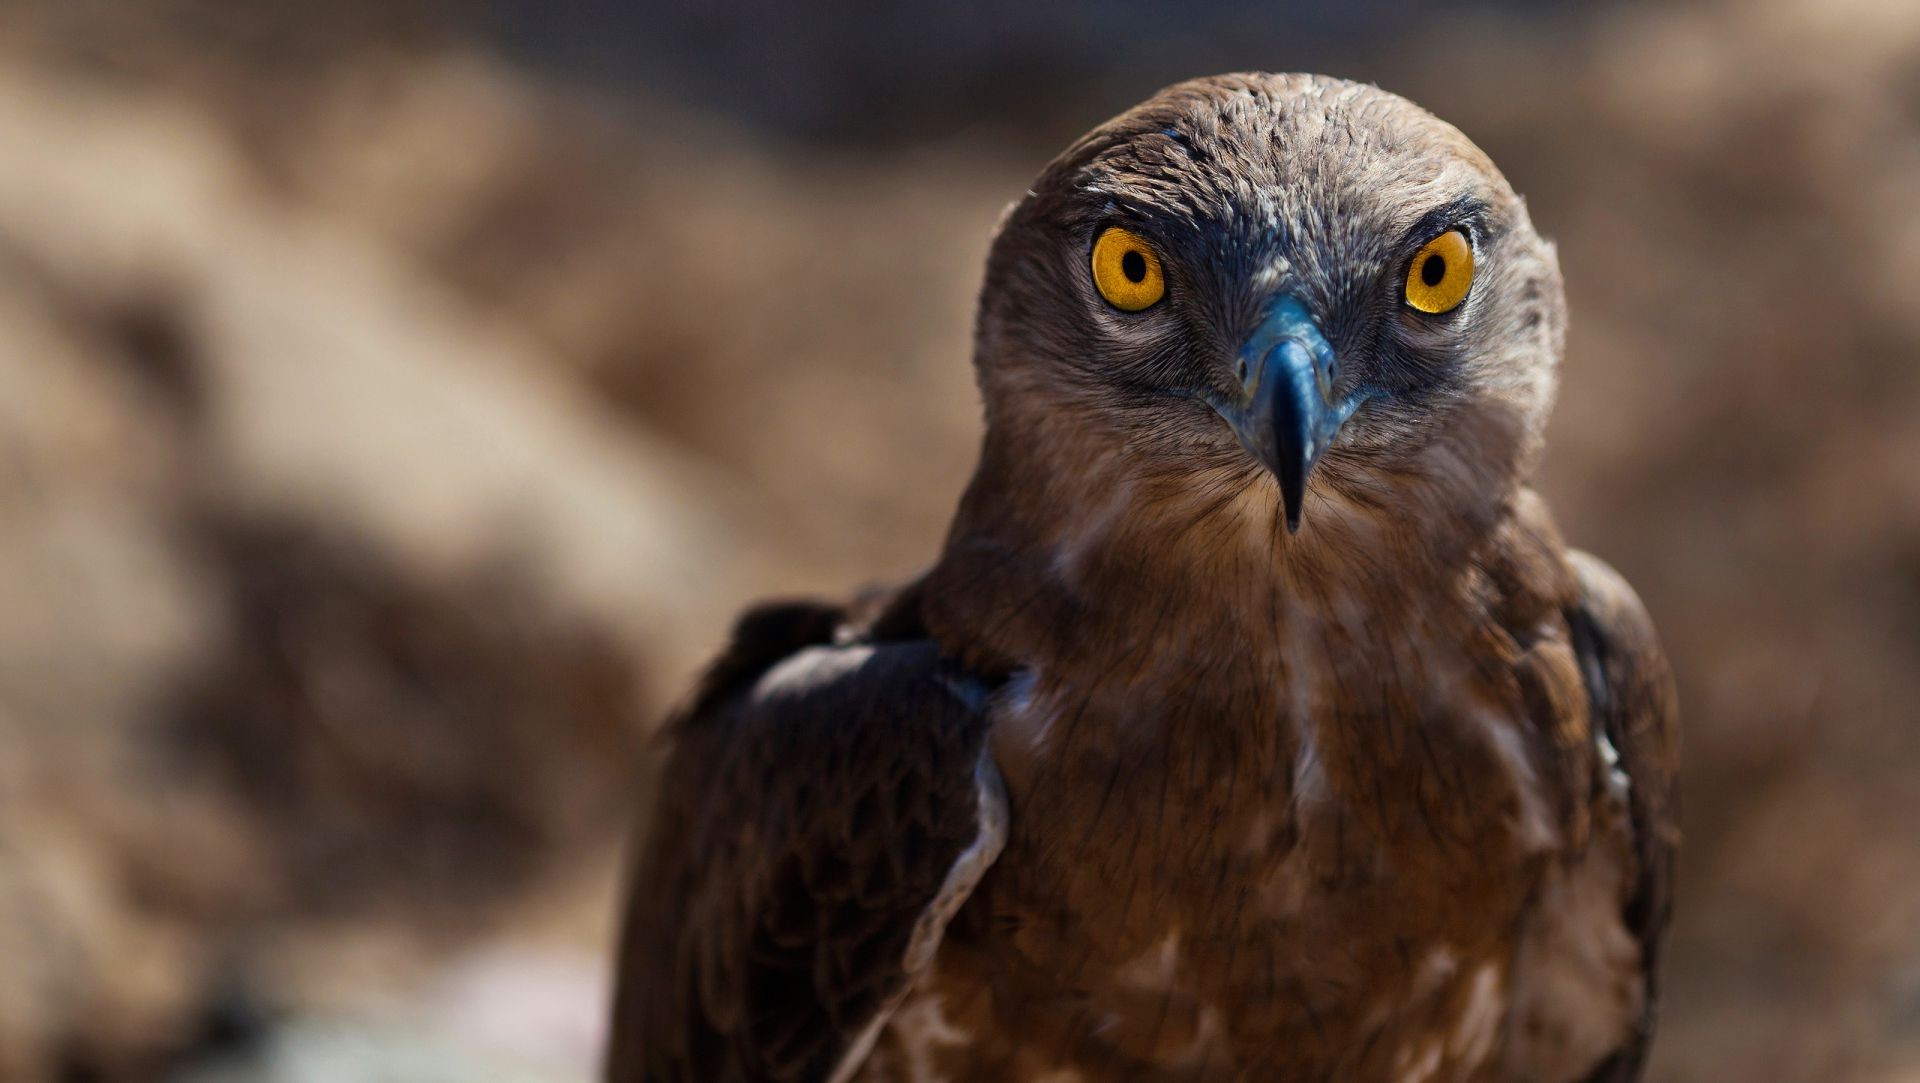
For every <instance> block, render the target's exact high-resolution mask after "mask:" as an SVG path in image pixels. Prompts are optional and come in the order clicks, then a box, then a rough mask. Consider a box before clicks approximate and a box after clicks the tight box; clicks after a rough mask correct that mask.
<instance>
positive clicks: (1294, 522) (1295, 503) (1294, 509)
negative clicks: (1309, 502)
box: [1280, 485, 1306, 534]
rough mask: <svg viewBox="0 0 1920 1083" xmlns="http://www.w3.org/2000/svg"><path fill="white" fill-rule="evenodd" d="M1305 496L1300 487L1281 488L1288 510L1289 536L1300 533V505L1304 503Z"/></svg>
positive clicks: (1285, 486)
mask: <svg viewBox="0 0 1920 1083" xmlns="http://www.w3.org/2000/svg"><path fill="white" fill-rule="evenodd" d="M1305 495H1306V494H1305V493H1303V492H1302V491H1301V489H1300V487H1298V486H1294V485H1282V486H1281V491H1280V496H1281V501H1282V502H1283V503H1284V504H1285V505H1286V509H1287V533H1288V534H1298V533H1300V505H1301V504H1302V503H1303V502H1304V500H1303V498H1304V497H1305Z"/></svg>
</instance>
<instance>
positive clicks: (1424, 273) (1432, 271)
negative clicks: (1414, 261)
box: [1420, 255, 1447, 286]
mask: <svg viewBox="0 0 1920 1083" xmlns="http://www.w3.org/2000/svg"><path fill="white" fill-rule="evenodd" d="M1445 277H1447V261H1446V260H1445V259H1443V258H1441V257H1440V256H1437V255H1435V256H1428V257H1427V260H1426V262H1425V263H1422V264H1421V265H1420V281H1422V282H1425V283H1426V284H1427V285H1429V286H1438V285H1439V284H1440V280H1441V279H1443V278H1445Z"/></svg>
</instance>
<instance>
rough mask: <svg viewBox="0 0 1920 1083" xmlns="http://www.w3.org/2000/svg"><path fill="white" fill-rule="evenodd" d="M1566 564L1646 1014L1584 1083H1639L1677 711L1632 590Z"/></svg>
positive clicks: (1655, 954) (1588, 564) (1675, 809)
mask: <svg viewBox="0 0 1920 1083" xmlns="http://www.w3.org/2000/svg"><path fill="white" fill-rule="evenodd" d="M1568 560H1569V563H1570V565H1571V566H1572V568H1573V571H1574V574H1575V576H1576V577H1577V578H1578V580H1579V586H1580V592H1579V602H1578V604H1577V605H1576V606H1575V607H1574V609H1573V610H1572V611H1571V612H1569V613H1568V618H1569V623H1570V624H1571V626H1572V632H1573V646H1574V651H1575V653H1576V655H1577V656H1578V657H1579V660H1580V670H1581V674H1582V676H1583V677H1584V679H1585V683H1586V686H1587V694H1588V696H1589V697H1590V700H1591V704H1592V710H1593V719H1594V725H1595V728H1596V730H1597V731H1598V732H1600V733H1603V734H1604V735H1605V736H1606V739H1607V741H1608V743H1609V744H1610V745H1611V746H1612V748H1613V751H1614V753H1615V755H1616V756H1617V757H1618V760H1617V763H1616V764H1615V767H1616V769H1617V770H1619V771H1620V772H1621V773H1623V774H1624V775H1625V776H1626V782H1627V794H1628V808H1629V811H1630V814H1631V817H1632V822H1633V840H1634V841H1633V845H1634V856H1635V858H1636V864H1637V866H1638V867H1637V869H1636V875H1635V878H1634V881H1633V888H1632V891H1631V893H1630V895H1629V897H1628V900H1627V907H1626V915H1625V916H1626V924H1627V929H1628V931H1629V932H1631V933H1632V934H1633V935H1634V936H1635V937H1636V938H1637V939H1638V940H1639V942H1640V947H1641V953H1642V958H1643V962H1644V966H1645V970H1646V1007H1645V1010H1644V1012H1643V1013H1642V1016H1641V1019H1640V1023H1639V1027H1638V1029H1637V1031H1636V1033H1635V1035H1634V1038H1633V1040H1632V1041H1631V1042H1629V1043H1628V1045H1627V1046H1626V1047H1624V1048H1623V1049H1621V1050H1620V1051H1619V1052H1618V1053H1616V1054H1615V1055H1614V1056H1612V1057H1610V1058H1608V1059H1607V1060H1606V1061H1605V1062H1603V1063H1602V1064H1601V1065H1600V1067H1599V1068H1598V1069H1597V1070H1596V1071H1595V1072H1594V1073H1593V1074H1592V1075H1591V1076H1590V1077H1589V1080H1590V1083H1628V1081H1631V1080H1635V1079H1638V1078H1639V1077H1640V1071H1641V1068H1642V1067H1643V1065H1644V1062H1645V1060H1646V1055H1647V1047H1648V1044H1649V1043H1650V1042H1651V1041H1652V1038H1653V1009H1654V1004H1655V1002H1656V1000H1657V999H1658V998H1657V996H1656V992H1657V989H1656V985H1657V977H1658V970H1659V956H1660V942H1661V939H1662V937H1663V936H1664V935H1665V932H1666V926H1667V916H1668V913H1669V912H1670V910H1671V908H1672V892H1673V864H1674V854H1675V851H1676V850H1677V848H1678V845H1679V841H1680V810H1679V796H1678V792H1677V782H1678V772H1679V767H1680V726H1679V707H1678V701H1677V699H1676V696H1675V694H1674V688H1673V674H1672V672H1671V671H1670V670H1669V669H1668V668H1667V659H1666V655H1665V654H1664V653H1662V652H1661V650H1660V644H1659V641H1658V640H1657V639H1656V638H1655V636H1654V632H1653V622H1652V620H1650V619H1649V618H1648V616H1647V612H1646V609H1645V608H1643V607H1642V606H1641V604H1640V599H1639V597H1638V596H1637V595H1635V594H1634V592H1633V588H1632V587H1630V586H1628V585H1627V582H1626V580H1624V579H1622V578H1621V577H1620V575H1619V573H1617V572H1615V571H1614V570H1613V569H1612V568H1610V567H1608V566H1607V565H1606V564H1604V563H1603V562H1601V561H1600V560H1598V559H1596V558H1594V557H1592V556H1589V555H1587V554H1586V553H1581V552H1578V551H1573V552H1569V553H1568Z"/></svg>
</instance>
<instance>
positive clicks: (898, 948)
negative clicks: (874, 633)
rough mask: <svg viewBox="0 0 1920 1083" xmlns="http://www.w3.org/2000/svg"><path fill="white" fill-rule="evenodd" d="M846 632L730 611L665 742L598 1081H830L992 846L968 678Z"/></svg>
mask: <svg viewBox="0 0 1920 1083" xmlns="http://www.w3.org/2000/svg"><path fill="white" fill-rule="evenodd" d="M850 638H852V637H851V635H850V633H849V631H848V629H847V627H846V625H844V624H843V623H842V614H841V613H840V611H839V610H837V609H834V608H831V607H825V606H814V605H788V606H779V607H768V608H763V609H760V610H756V611H754V612H752V613H749V614H748V615H747V616H746V617H745V618H743V619H742V621H741V622H740V625H739V627H738V628H737V629H736V631H735V635H734V642H733V644H732V645H731V647H730V648H729V649H728V651H727V652H726V653H725V654H724V655H723V656H722V657H721V659H720V660H719V661H718V662H716V663H715V664H714V666H713V668H712V669H711V670H710V671H709V673H708V676H707V679H706V681H705V682H704V683H703V685H702V687H701V689H700V691H699V693H698V695H697V696H696V698H695V701H694V703H693V705H692V706H691V707H690V708H689V709H688V711H687V712H686V714H685V715H684V716H683V718H682V719H680V720H679V722H678V724H677V725H676V726H675V727H674V729H673V731H672V732H671V738H672V739H673V740H674V742H675V747H674V749H673V752H672V755H671V758H670V759H669V761H668V764H667V768H666V773H665V776H664V778H663V780H662V783H661V793H660V796H659V799H658V805H657V807H656V809H655V812H654V817H653V822H652V824H651V825H650V827H649V829H648V830H647V832H646V836H645V842H644V844H643V846H642V848H641V851H640V853H639V855H638V860H637V863H636V866H635V869H634V874H633V877H632V880H631V885H630V894H629V902H628V910H627V917H626V924H625V929H624V932H623V942H622V945H621V949H620V953H619V973H618V990H617V992H616V995H615V1003H614V1017H613V1033H612V1040H611V1048H610V1051H609V1055H608V1057H609V1059H608V1066H607V1067H608V1078H609V1079H610V1080H613V1081H616V1083H633V1081H641V1080H644V1081H648V1083H656V1081H675V1083H678V1081H688V1083H726V1081H736V1080H795V1081H801V1080H804V1081H825V1080H830V1079H839V1078H843V1077H844V1075H845V1074H846V1073H847V1071H850V1070H851V1068H852V1067H853V1066H855V1065H857V1063H858V1062H859V1061H860V1060H862V1059H864V1057H865V1056H866V1053H867V1051H868V1050H869V1049H870V1048H871V1043H872V1041H873V1038H874V1036H876V1035H877V1034H878V1032H879V1030H880V1028H881V1027H882V1026H883V1025H884V1023H885V1020H886V1017H887V1015H888V1014H889V1013H891V1011H892V1010H893V1008H894V1007H895V1006H896V1005H897V1004H898V1002H899V999H900V998H901V997H902V996H903V995H904V994H905V992H906V990H907V988H908V984H909V982H910V980H911V978H912V977H913V975H914V974H915V973H916V972H917V971H918V970H919V969H920V968H922V967H924V966H925V965H926V963H927V962H929V961H930V960H931V958H932V954H933V948H934V946H935V945H936V944H937V942H938V940H939V937H940V935H941V933H942V932H943V931H944V930H945V927H946V923H947V920H948V919H950V918H951V917H952V916H953V913H954V911H955V910H957V909H958V907H959V904H960V902H961V901H962V900H963V899H964V898H965V896H966V894H967V893H968V892H969V891H971V890H972V887H973V885H974V884H975V883H977V882H978V880H979V877H980V874H981V873H982V872H984V871H985V869H986V867H987V865H988V864H990V863H991V862H992V860H993V859H994V858H995V857H996V856H998V854H999V850H1000V846H1001V844H1002V842H1003V841H1004V839H1005V835H1006V804H1005V797H1004V795H1003V791H1002V790H1001V788H1000V781H999V776H998V774H997V773H996V772H995V771H994V769H993V765H992V763H991V761H990V760H988V759H987V757H986V756H985V755H984V741H985V736H986V729H987V723H986V715H985V710H984V704H983V702H982V701H983V699H984V690H983V689H981V688H979V687H978V686H977V685H975V684H974V683H972V682H970V681H969V680H968V679H967V677H966V676H965V675H964V674H962V673H960V672H958V671H956V670H955V669H953V668H952V667H951V665H950V664H949V663H947V662H944V661H942V659H941V658H940V656H939V652H938V650H937V649H936V647H935V645H934V644H933V643H932V642H930V641H929V640H927V639H925V638H907V639H897V640H893V641H890V642H871V641H866V642H862V641H859V640H858V639H855V640H854V641H853V642H848V640H849V639H850ZM843 1065H845V1066H846V1070H845V1071H843V1070H842V1066H843Z"/></svg>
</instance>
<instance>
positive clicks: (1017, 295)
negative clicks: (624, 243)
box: [608, 74, 1677, 1083]
mask: <svg viewBox="0 0 1920 1083" xmlns="http://www.w3.org/2000/svg"><path fill="white" fill-rule="evenodd" d="M1564 323H1565V320H1564V300H1563V291H1562V286H1561V278H1560V273H1559V270H1558V265H1557V261H1556V257H1555V253H1554V250H1553V248H1552V246H1551V245H1549V244H1548V243H1547V242H1545V241H1543V240H1542V239H1541V237H1540V236H1539V234H1537V233H1536V232H1535V231H1534V227H1533V225H1532V223H1531V222H1530V220H1529V218H1528V215H1527V210H1526V207H1525V205H1524V204H1523V203H1522V201H1521V199H1520V198H1519V197H1518V196H1517V195H1515V193H1514V191H1513V190H1512V188H1511V187H1509V185H1508V183H1507V181H1506V180H1505V179H1504V178H1503V177H1502V175H1501V174H1500V172H1499V171H1498V170H1497V169H1496V168H1495V167H1494V165H1493V163H1492V162H1491V161H1489V160H1488V158H1487V157H1486V156H1485V155H1484V154H1483V153H1482V152H1481V151H1480V150H1479V149H1477V148H1476V147H1475V146H1474V145H1473V144H1472V143H1470V142H1469V141H1468V140H1467V139H1466V137H1465V136H1463V135H1461V134H1460V133H1459V132H1458V131H1457V130H1455V129H1454V128H1452V127H1450V126H1448V125H1447V124H1445V123H1443V122H1442V121H1440V120H1438V119H1436V118H1435V117H1433V116H1432V115H1430V114H1428V113H1426V112H1424V111H1423V110H1421V109H1419V108H1418V107H1416V106H1414V105H1413V104H1411V103H1409V102H1407V101H1405V100H1403V99H1401V98H1398V97H1395V96H1394V95H1392V94H1389V93H1386V92H1384V91H1381V90H1379V89H1376V88H1374V87H1370V86H1364V85H1358V84H1354V83H1350V82H1344V81H1339V80H1334V79H1329V78H1324V77H1319V76H1309V75H1266V74H1255V75H1229V76H1222V77H1216V78H1208V79H1200V80H1196V81H1192V82H1187V83H1182V84H1179V85H1176V86H1173V87H1171V88H1169V89H1167V90H1165V91H1163V92H1161V93H1160V94H1159V95H1157V96H1155V97H1154V98H1152V99H1151V100H1149V101H1147V102H1146V103H1144V104H1142V105H1140V106H1138V107H1136V108H1134V109H1133V110H1131V111H1130V112H1127V113H1125V114H1123V115H1121V116H1119V117H1118V118H1116V119H1114V120H1112V121H1110V122H1108V123H1107V124H1105V125H1102V126H1101V127H1099V128H1097V129H1095V130H1094V131H1093V132H1091V133H1090V134H1088V135H1087V136H1085V137H1084V138H1082V139H1080V140H1079V141H1078V142H1077V143H1075V144H1073V145H1072V146H1071V147H1070V148H1068V149H1067V150H1066V151H1065V152H1064V153H1063V154H1061V155H1060V156H1059V157H1058V158H1056V159H1055V160H1054V161H1053V162H1052V163H1051V164H1049V165H1048V166H1047V167H1046V169H1045V170H1044V171H1043V172H1042V173H1041V175H1040V177H1039V178H1038V180H1036V181H1035V182H1034V184H1033V186H1032V188H1031V189H1030V190H1029V191H1028V192H1027V193H1026V194H1025V196H1024V197H1023V198H1022V199H1020V200H1019V202H1017V203H1016V204H1015V205H1014V206H1012V207H1011V208H1010V210H1009V211H1008V212H1007V213H1006V215H1005V216H1004V218H1003V220H1002V222H1001V225H1000V228H999V231H998V234H997V236H996V237H995V239H994V242H993V245H992V248H991V253H990V255H989V258H988V261H987V269H986V280H985V286H984V289H983V290H982V293H981V295H980V302H979V310H978V320H977V325H976V335H975V342H974V362H975V367H976V370H977V376H978V382H979V387H980V391H981V395H982V397H983V399H984V402H985V415H986V431H985V437H984V442H983V445H982V450H981V453H980V460H979V465H978V467H977V470H976V472H975V474H974V476H973V479H972V481H971V483H970V484H969V486H968V488H967V489H966V492H965V494H964V496H963V497H962V498H961V500H960V503H959V507H958V510H957V512H956V513H955V515H954V518H953V522H952V526H951V529H950V532H949V534H948V537H947V540H946V544H945V547H944V549H943V551H942V552H941V553H940V555H939V556H938V558H937V560H936V561H935V562H934V563H933V564H932V565H931V567H930V569H929V570H928V571H926V572H925V573H924V574H923V575H921V576H920V577H919V578H917V579H916V580H914V581H913V582H910V583H908V584H905V585H903V586H898V587H895V588H891V589H883V590H875V591H871V592H869V593H867V594H864V595H861V596H859V597H858V598H856V599H855V600H854V601H852V602H849V603H846V604H827V603H812V602H796V603H786V604H771V605H766V606H762V607H760V608H757V609H754V610H752V611H751V612H749V613H747V614H746V615H745V616H744V617H743V618H742V619H741V620H740V622H739V624H738V626H737V628H736V630H735V632H734V635H733V641H732V643H731V644H730V645H729V646H728V647H727V648H726V650H725V652H724V653H723V654H722V656H721V657H720V659H719V661H718V662H716V663H715V664H714V665H713V667H712V668H711V670H710V671H709V672H708V674H707V675H706V677H705V679H704V682H703V683H702V685H701V686H700V687H699V689H698V690H697V692H696V693H695V694H694V695H693V696H692V697H691V700H690V703H689V704H688V706H686V707H685V708H684V709H683V711H682V712H681V713H680V715H679V716H678V718H677V719H676V720H675V721H674V722H673V723H672V726H671V730H670V733H671V738H672V741H673V750H672V753H671V758H670V760H669V762H668V765H667V767H666V771H665V776H664V779H663V781H662V783H661V791H660V796H659V798H658V807H657V809H656V811H655V812H654V814H653V816H652V818H651V822H650V824H649V826H648V827H647V829H646V831H645V832H644V833H643V837H642V839H641V841H640V845H639V850H638V857H637V860H636V863H635V866H634V870H633V873H632V880H631V886H630V892H631V902H630V905H629V909H628V913H627V918H626V924H625V930H624V938H623V944H622V946H621V949H620V956H619V964H618V965H619V983H618V985H619V987H618V991H617V993H616V997H615V1005H614V1016H613V1021H612V1026H613V1031H612V1045H611V1050H610V1054H609V1063H608V1072H609V1076H610V1078H611V1079H613V1080H616V1081H620V1083H627V1081H696V1083H724V1081H737V1080H783V1081H784V1080H792V1081H802V1080H804V1081H823V1083H825V1081H833V1083H842V1081H850V1080H853V1081H900V1083H908V1081H931V1080H948V1081H956V1083H960V1081H980V1080H1050V1081H1055V1083H1066V1081H1084V1083H1094V1081H1104V1080H1239V1079H1247V1080H1280V1081H1292V1080H1339V1081H1363V1083H1364V1081H1371V1080H1382V1081H1396V1083H1427V1081H1436V1083H1437V1081H1448V1080H1513V1081H1528V1083H1560V1081H1566V1083H1576V1081H1594V1083H1600V1081H1608V1083H1612V1081H1621V1080H1631V1079H1634V1078H1637V1077H1638V1075H1639V1073H1640V1068H1641V1064H1642V1061H1643V1058H1644V1056H1645V1053H1646V1049H1647V1044H1648V1041H1649V1037H1650V1032H1651V1021H1652V1009H1653V1003H1654V972H1655V963H1656V956H1657V954H1658V950H1659V941H1660V937H1661V934H1662V927H1663V925H1664V924H1665V921H1666V916H1667V911H1668V893H1669V882H1670V872H1671V867H1672V862H1673V855H1674V849H1675V845H1676V826H1675V825H1676V811H1675V795H1674V779H1675V770H1676V759H1677V736H1676V722H1675V699H1674V693H1673V690H1672V681H1671V677H1670V675H1669V673H1668V670H1667V666H1666V662H1665V660H1664V658H1663V656H1662V653H1661V651H1660V648H1659V646H1658V645H1657V643H1656V640H1655V638H1654V633H1653V629H1652V627H1651V625H1650V623H1649V621H1648V618H1647V615H1646V613H1645V611H1644V610H1643V608H1642V607H1641V605H1640V602H1639V601H1638V599H1637V598H1636V597H1635V596H1634V594H1633V592H1632V590H1631V589H1630V588H1629V587H1628V586H1627V584H1626V583H1625V582H1624V581H1623V580H1622V579H1621V578H1620V577H1619V576H1618V575H1616V574H1615V573H1614V572H1613V571H1612V570H1610V569H1609V568H1608V567H1607V566H1606V565H1604V564H1602V563H1601V562H1599V561H1598V560H1595V559H1594V558H1592V557H1589V556H1586V555H1584V554H1581V553H1578V552H1575V551H1572V550H1569V549H1568V548H1566V547H1565V545H1564V544H1563V543H1562V541H1561V539H1560V537H1559V535H1558V533H1557V532H1556V529H1555V527H1554V525H1553V522H1552V520H1551V518H1550V517H1549V514H1548V512H1547V509H1546V508H1545V506H1544V505H1543V503H1542V501H1541V499H1540V498H1539V497H1538V496H1537V495H1536V494H1535V493H1534V492H1533V491H1532V490H1531V489H1530V488H1529V487H1528V482H1529V477H1530V475H1531V474H1532V472H1533V470H1534V467H1535V464H1536V462H1537V460H1538V459H1539V457H1540V454H1541V446H1542V430H1543V428H1544V426H1545V424H1546V421H1547V414H1548V409H1549V406H1550V403H1551V400H1552V398H1553V392H1554V385H1555V372H1556V367H1557V365H1558V363H1559V360H1560V356H1561V352H1562V338H1563V327H1564Z"/></svg>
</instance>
